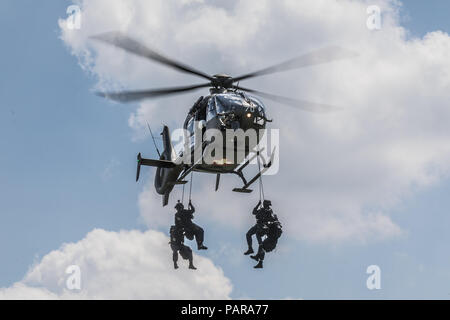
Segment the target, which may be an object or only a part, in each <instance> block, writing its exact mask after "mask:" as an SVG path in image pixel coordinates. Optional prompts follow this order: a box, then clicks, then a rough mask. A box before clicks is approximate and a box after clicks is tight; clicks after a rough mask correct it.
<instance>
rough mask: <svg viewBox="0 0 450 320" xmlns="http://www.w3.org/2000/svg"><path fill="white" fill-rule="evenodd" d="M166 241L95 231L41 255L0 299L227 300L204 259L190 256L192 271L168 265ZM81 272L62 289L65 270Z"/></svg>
mask: <svg viewBox="0 0 450 320" xmlns="http://www.w3.org/2000/svg"><path fill="white" fill-rule="evenodd" d="M168 241H169V239H168V237H167V236H165V235H164V234H163V233H161V232H157V231H152V230H149V231H146V232H140V231H136V230H133V231H120V232H109V231H105V230H101V229H95V230H93V231H91V232H90V233H88V234H87V235H86V237H85V238H84V239H82V240H80V241H78V242H76V243H68V244H64V245H63V246H62V247H61V248H60V249H58V250H55V251H52V252H50V253H49V254H47V255H46V256H44V257H43V258H42V259H41V261H40V262H38V263H37V264H35V265H34V266H32V267H31V268H30V270H29V271H28V273H27V274H26V275H25V277H24V278H23V279H22V280H21V281H20V282H17V283H15V284H14V285H12V286H11V287H9V288H2V289H0V300H3V299H228V298H229V295H230V293H231V290H232V286H231V283H230V281H229V280H228V278H226V277H225V276H224V274H223V272H222V270H221V269H220V268H218V267H216V266H215V265H214V264H213V263H212V262H211V261H210V260H209V259H207V258H203V257H200V256H197V255H194V264H195V265H196V267H197V268H198V270H196V271H193V270H190V269H188V268H187V261H185V260H182V259H181V258H180V262H179V265H180V268H179V269H178V270H174V269H172V268H171V266H172V261H171V260H172V251H171V250H170V247H169V245H168ZM71 265H78V266H79V267H80V270H81V290H75V291H72V290H68V289H67V288H66V281H67V278H68V277H69V275H68V274H66V273H65V272H66V269H67V267H68V266H71Z"/></svg>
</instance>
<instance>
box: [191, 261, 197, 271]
mask: <svg viewBox="0 0 450 320" xmlns="http://www.w3.org/2000/svg"><path fill="white" fill-rule="evenodd" d="M189 269H192V270H197V268H196V267H194V264H193V263H192V262H189Z"/></svg>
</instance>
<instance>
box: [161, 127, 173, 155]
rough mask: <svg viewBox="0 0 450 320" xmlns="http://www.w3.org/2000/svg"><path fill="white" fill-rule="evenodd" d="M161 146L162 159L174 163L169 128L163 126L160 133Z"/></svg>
mask: <svg viewBox="0 0 450 320" xmlns="http://www.w3.org/2000/svg"><path fill="white" fill-rule="evenodd" d="M161 135H162V139H163V145H164V151H163V154H164V159H165V160H168V161H174V160H175V158H176V155H175V151H174V149H173V146H172V141H171V139H170V132H169V127H167V126H164V127H163V131H162V132H161Z"/></svg>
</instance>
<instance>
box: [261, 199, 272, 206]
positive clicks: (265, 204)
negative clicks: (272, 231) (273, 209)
mask: <svg viewBox="0 0 450 320" xmlns="http://www.w3.org/2000/svg"><path fill="white" fill-rule="evenodd" d="M271 205H272V202H271V201H270V200H264V202H263V206H264V207H268V206H271Z"/></svg>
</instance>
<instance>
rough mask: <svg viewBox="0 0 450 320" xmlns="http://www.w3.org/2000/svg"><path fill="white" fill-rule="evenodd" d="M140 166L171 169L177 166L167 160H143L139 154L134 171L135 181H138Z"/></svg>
mask: <svg viewBox="0 0 450 320" xmlns="http://www.w3.org/2000/svg"><path fill="white" fill-rule="evenodd" d="M141 166H151V167H159V168H173V167H176V166H177V165H176V164H175V163H173V162H172V161H167V160H155V159H144V158H142V157H141V154H140V153H139V154H138V156H137V169H136V181H138V180H139V174H140V172H141Z"/></svg>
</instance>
